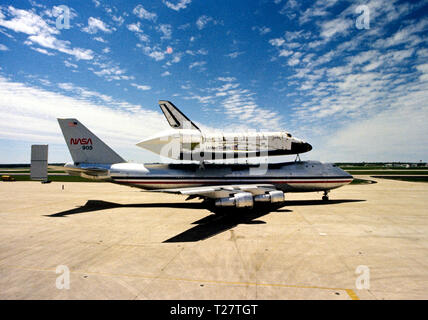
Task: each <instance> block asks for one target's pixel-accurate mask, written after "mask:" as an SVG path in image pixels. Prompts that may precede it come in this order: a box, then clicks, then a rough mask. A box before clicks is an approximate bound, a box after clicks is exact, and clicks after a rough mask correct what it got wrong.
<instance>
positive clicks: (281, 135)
mask: <svg viewBox="0 0 428 320" xmlns="http://www.w3.org/2000/svg"><path fill="white" fill-rule="evenodd" d="M159 106H160V108H161V110H162V112H163V113H164V115H165V118H166V119H167V121H168V123H169V125H170V126H171V128H172V130H169V131H164V132H160V133H158V134H156V135H154V136H152V137H149V138H147V139H145V140H143V141H141V142H139V143H138V144H137V146H139V147H141V148H144V149H146V150H149V151H152V152H154V153H156V154H159V155H161V156H163V157H168V158H171V159H174V160H196V161H199V162H201V161H207V160H208V161H210V160H224V159H236V158H239V159H242V158H251V157H263V156H269V157H270V156H283V155H291V154H300V153H304V152H308V151H310V150H311V149H312V146H311V145H310V144H309V143H307V142H304V141H303V140H300V139H298V138H296V137H293V136H292V135H291V134H290V133H289V132H286V131H277V132H231V133H208V132H202V131H201V129H199V128H198V126H197V125H195V124H194V123H193V122H192V121H191V120H190V119H189V118H187V117H186V116H185V115H184V114H183V113H182V112H181V111H180V110H179V109H178V108H177V107H176V106H174V104H173V103H172V102H170V101H165V100H161V101H159Z"/></svg>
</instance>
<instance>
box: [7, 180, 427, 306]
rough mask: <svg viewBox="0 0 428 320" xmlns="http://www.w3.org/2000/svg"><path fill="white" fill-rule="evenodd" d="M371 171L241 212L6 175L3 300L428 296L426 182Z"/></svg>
mask: <svg viewBox="0 0 428 320" xmlns="http://www.w3.org/2000/svg"><path fill="white" fill-rule="evenodd" d="M373 180H376V181H378V183H376V184H368V185H349V186H345V187H343V188H340V189H337V190H333V191H332V192H331V193H330V199H331V201H330V202H329V203H323V202H322V201H321V196H322V193H306V194H287V195H286V198H287V202H286V203H285V205H284V206H282V207H276V208H269V210H270V212H269V210H264V209H262V208H256V209H254V210H253V211H250V212H248V211H236V212H234V213H233V216H232V217H218V216H214V215H213V213H212V212H210V211H209V210H207V209H206V208H204V207H203V206H202V205H201V203H200V201H199V200H191V201H188V202H185V201H184V200H185V198H184V197H183V196H178V195H169V194H159V193H148V192H141V191H140V190H137V189H132V188H129V187H125V186H118V185H114V184H109V183H61V182H52V183H50V184H41V183H39V182H0V200H1V202H0V226H1V228H0V299H428V210H427V199H428V184H426V183H413V182H403V181H394V180H383V179H373ZM62 185H64V190H63V189H62ZM59 266H60V267H59ZM61 266H65V267H66V268H67V269H68V270H69V271H70V284H69V289H65V288H64V289H58V288H57V284H59V285H60V286H59V287H61V284H63V283H64V282H63V280H64V279H66V275H67V274H66V272H65V273H64V270H66V269H65V267H61ZM359 266H360V267H359ZM57 268H58V269H57ZM57 270H58V272H59V273H56V271H57ZM362 276H364V279H365V282H364V281H362V278H361V277H362ZM357 283H359V284H360V285H361V286H358V287H357V286H356V284H357Z"/></svg>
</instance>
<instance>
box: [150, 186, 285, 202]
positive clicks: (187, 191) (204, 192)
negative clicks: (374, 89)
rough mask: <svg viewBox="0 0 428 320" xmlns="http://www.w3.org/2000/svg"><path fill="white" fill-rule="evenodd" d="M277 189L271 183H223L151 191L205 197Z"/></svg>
mask: <svg viewBox="0 0 428 320" xmlns="http://www.w3.org/2000/svg"><path fill="white" fill-rule="evenodd" d="M274 190H277V189H276V188H275V186H274V185H271V184H245V185H244V184H237V185H223V186H206V187H188V188H176V189H159V190H151V192H165V193H175V194H183V195H188V196H201V197H207V198H213V199H217V198H225V197H230V196H231V195H234V194H236V193H240V192H249V193H251V194H253V195H254V196H256V195H259V194H264V193H266V192H269V191H274Z"/></svg>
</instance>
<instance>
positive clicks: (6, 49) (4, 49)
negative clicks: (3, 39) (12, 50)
mask: <svg viewBox="0 0 428 320" xmlns="http://www.w3.org/2000/svg"><path fill="white" fill-rule="evenodd" d="M8 50H9V48H8V47H6V46H5V45H4V44H2V43H0V51H8Z"/></svg>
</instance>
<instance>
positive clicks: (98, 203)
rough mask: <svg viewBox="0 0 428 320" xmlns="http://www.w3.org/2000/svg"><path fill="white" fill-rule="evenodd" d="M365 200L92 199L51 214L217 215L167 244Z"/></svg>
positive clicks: (61, 215)
mask: <svg viewBox="0 0 428 320" xmlns="http://www.w3.org/2000/svg"><path fill="white" fill-rule="evenodd" d="M360 201H365V200H347V199H343V200H329V201H322V200H289V201H286V202H284V203H280V204H266V203H260V204H259V203H256V204H255V206H254V207H253V208H251V209H237V208H217V207H215V206H213V205H209V204H208V203H205V202H178V203H136V204H120V203H114V202H108V201H102V200H88V201H87V202H86V203H85V205H83V206H79V207H76V208H73V209H69V210H65V211H61V212H57V213H54V214H50V215H45V216H47V217H67V216H70V215H74V214H79V213H87V212H94V211H101V210H107V209H113V208H182V209H196V210H201V209H207V210H209V211H211V212H212V213H213V214H211V215H209V216H206V217H204V218H202V219H199V220H197V221H194V222H193V223H192V224H194V225H196V226H194V227H192V228H190V229H188V230H186V231H184V232H182V233H180V234H178V235H176V236H174V237H172V238H169V239H167V240H165V241H163V242H164V243H171V242H195V241H201V240H205V239H208V238H210V237H213V236H215V235H217V234H219V233H222V232H225V231H227V230H229V229H232V228H234V227H236V226H237V225H239V224H265V223H266V222H264V221H261V220H256V219H258V218H260V217H263V216H265V215H267V214H269V213H271V212H291V211H292V210H288V209H285V208H284V207H293V206H313V205H329V204H338V203H349V202H360Z"/></svg>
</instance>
